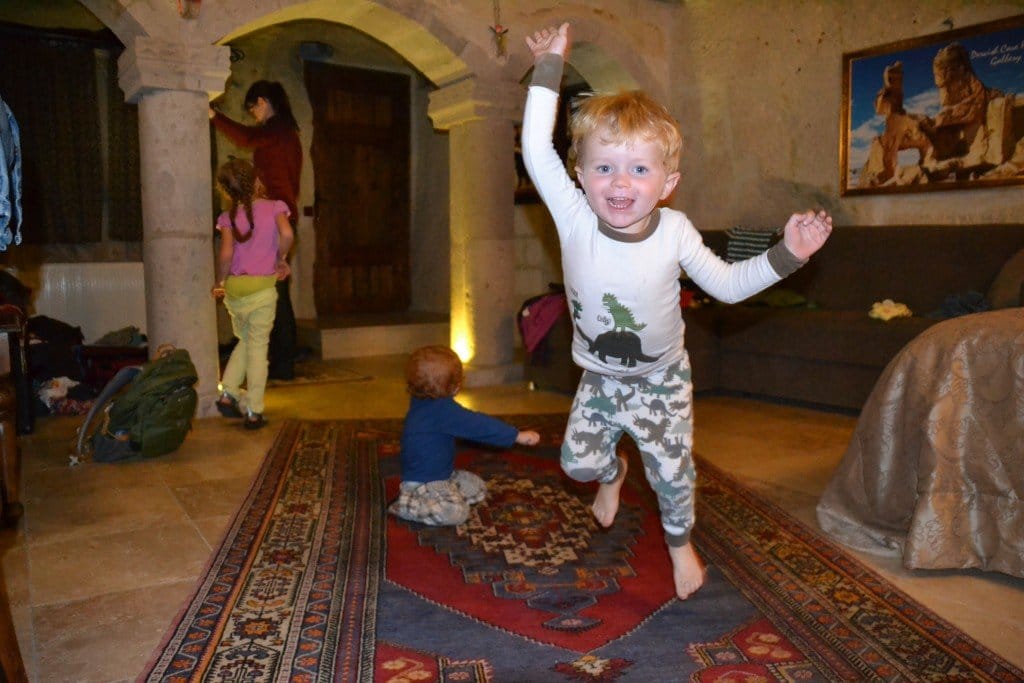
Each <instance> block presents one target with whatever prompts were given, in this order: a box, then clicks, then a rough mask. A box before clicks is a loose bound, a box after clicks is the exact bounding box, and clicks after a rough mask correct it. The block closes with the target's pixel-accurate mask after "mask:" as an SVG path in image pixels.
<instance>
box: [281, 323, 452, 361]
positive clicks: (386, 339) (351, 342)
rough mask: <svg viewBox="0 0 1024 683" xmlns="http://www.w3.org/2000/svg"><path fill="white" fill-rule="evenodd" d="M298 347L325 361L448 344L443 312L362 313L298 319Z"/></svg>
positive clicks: (402, 351) (446, 325) (392, 353)
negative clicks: (307, 349) (306, 349)
mask: <svg viewBox="0 0 1024 683" xmlns="http://www.w3.org/2000/svg"><path fill="white" fill-rule="evenodd" d="M298 327H299V345H300V346H307V347H310V348H312V349H313V350H314V351H316V352H318V354H319V356H320V357H321V358H322V359H324V360H331V359H336V358H361V357H366V356H385V355H394V354H406V353H410V352H411V351H413V350H415V349H417V348H419V347H420V346H426V345H428V344H445V345H447V344H448V343H449V324H448V315H447V314H443V313H394V314H392V313H388V314H378V315H373V314H362V315H355V316H345V317H339V318H330V319H327V318H321V319H318V320H300V321H298Z"/></svg>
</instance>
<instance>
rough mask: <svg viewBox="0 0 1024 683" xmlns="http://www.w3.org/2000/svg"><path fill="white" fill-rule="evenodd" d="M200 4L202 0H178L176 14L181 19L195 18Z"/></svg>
mask: <svg viewBox="0 0 1024 683" xmlns="http://www.w3.org/2000/svg"><path fill="white" fill-rule="evenodd" d="M202 4H203V0H178V14H179V15H181V18H182V19H195V18H196V17H198V16H199V9H200V7H202Z"/></svg>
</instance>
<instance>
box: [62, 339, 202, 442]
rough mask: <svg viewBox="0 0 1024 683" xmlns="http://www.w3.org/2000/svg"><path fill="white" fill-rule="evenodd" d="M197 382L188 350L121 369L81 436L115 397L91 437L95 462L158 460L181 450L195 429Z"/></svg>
mask: <svg viewBox="0 0 1024 683" xmlns="http://www.w3.org/2000/svg"><path fill="white" fill-rule="evenodd" d="M198 380H199V376H198V375H197V373H196V367H195V365H193V364H192V358H191V357H190V356H189V354H188V351H187V350H185V349H172V350H169V351H165V352H164V353H163V354H161V355H160V356H158V357H157V358H154V359H153V360H151V361H150V362H148V363H146V364H145V365H143V366H142V367H141V368H137V367H136V368H122V370H121V371H120V372H119V373H118V374H117V375H116V376H115V377H114V379H112V380H111V381H110V383H109V384H108V385H107V387H105V388H104V390H103V392H101V394H100V397H99V398H98V399H97V400H96V403H95V404H94V410H93V411H90V413H89V416H88V417H87V418H86V424H85V426H83V427H82V430H81V432H80V436H83V435H84V432H85V431H86V430H87V429H88V425H89V422H90V421H91V419H92V417H93V414H94V412H95V411H96V410H99V409H103V404H105V403H106V401H108V400H110V399H111V398H112V399H113V400H112V402H111V403H109V405H108V406H106V408H105V411H106V419H105V421H104V425H103V428H102V429H99V430H97V432H96V433H95V434H94V435H93V438H92V446H93V449H92V450H93V459H94V460H96V461H97V462H114V461H117V460H124V459H126V458H130V457H133V456H136V455H141V456H142V457H143V458H153V457H156V456H158V455H164V454H165V453H170V452H172V451H174V450H177V448H178V447H179V446H180V445H181V444H182V442H183V441H184V440H185V436H186V435H187V434H188V432H189V430H190V429H191V428H192V418H193V416H194V415H195V412H196V404H197V403H198V401H199V396H198V394H197V393H196V390H195V384H196V382H197V381H198ZM126 383H127V386H125V384H126ZM119 385H120V386H119ZM122 387H124V388H123V391H122ZM79 441H80V445H81V438H80V439H79ZM79 451H81V448H80V449H79Z"/></svg>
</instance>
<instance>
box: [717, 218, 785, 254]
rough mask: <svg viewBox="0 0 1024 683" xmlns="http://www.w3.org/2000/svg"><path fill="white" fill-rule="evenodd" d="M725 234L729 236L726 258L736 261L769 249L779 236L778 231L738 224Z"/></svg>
mask: <svg viewBox="0 0 1024 683" xmlns="http://www.w3.org/2000/svg"><path fill="white" fill-rule="evenodd" d="M725 234H727V235H728V236H729V242H728V244H727V245H726V249H725V260H726V261H728V262H730V263H734V262H736V261H743V260H745V259H748V258H752V257H754V256H757V255H758V254H760V253H762V252H764V251H767V249H768V247H770V246H772V243H773V242H774V241H775V238H776V237H777V236H778V231H776V230H762V229H758V228H743V227H739V226H737V227H733V228H729V229H728V230H726V231H725Z"/></svg>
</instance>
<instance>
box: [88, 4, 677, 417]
mask: <svg viewBox="0 0 1024 683" xmlns="http://www.w3.org/2000/svg"><path fill="white" fill-rule="evenodd" d="M79 2H81V3H82V4H83V5H84V6H85V7H86V8H87V9H89V10H90V11H92V12H93V14H94V15H95V16H97V18H99V19H100V20H101V21H102V22H103V23H104V24H106V25H107V26H108V27H110V28H111V30H113V31H114V33H115V34H116V35H117V36H118V38H119V39H120V40H121V41H122V42H123V43H124V44H125V46H126V48H127V50H126V53H125V54H124V55H122V59H121V74H120V79H121V86H122V88H125V89H126V94H128V95H129V96H130V97H132V98H134V99H136V100H138V101H139V103H140V132H141V135H140V139H141V141H142V143H143V145H142V147H143V149H142V150H141V151H142V152H143V153H142V154H141V157H142V162H143V163H142V165H143V170H144V173H143V182H144V184H145V183H149V184H152V185H156V186H161V187H171V188H175V189H177V190H179V191H177V192H176V193H167V192H165V193H163V194H162V195H161V196H160V198H161V201H160V202H157V201H152V202H145V201H144V207H143V222H144V238H145V242H146V248H147V257H146V262H145V265H146V289H147V321H148V323H149V324H148V327H153V328H155V327H159V328H160V329H159V331H158V332H157V333H153V334H152V335H151V340H152V341H153V342H154V343H155V345H159V343H162V342H165V341H170V342H172V343H174V342H175V341H177V339H178V338H181V337H185V338H188V339H189V340H193V341H194V343H195V344H196V345H197V348H199V349H201V351H200V352H199V353H200V354H202V357H200V358H198V359H195V360H196V361H197V362H196V365H197V368H198V369H199V373H200V386H199V389H200V398H201V401H202V402H203V405H204V406H205V405H207V404H208V403H210V399H211V398H212V397H213V396H214V395H215V391H216V381H217V377H218V375H219V373H218V370H217V359H216V354H215V353H214V350H215V349H216V321H215V309H214V307H213V305H212V304H211V305H210V306H209V307H208V310H207V307H203V309H202V311H199V312H201V313H202V315H200V316H196V315H195V313H196V311H195V310H187V311H186V310H185V309H184V308H183V305H182V303H181V302H186V301H198V300H201V299H203V298H208V292H207V291H206V283H207V282H209V281H211V280H212V278H213V273H212V263H211V264H206V263H203V264H202V268H200V269H198V270H196V272H194V273H192V275H193V277H192V278H190V279H181V278H175V277H174V276H175V275H177V274H179V273H180V272H182V264H181V263H180V261H181V260H182V259H183V258H184V257H185V256H186V255H189V256H190V258H188V262H189V263H190V264H192V263H200V262H203V261H205V259H204V258H203V257H202V255H201V254H200V252H202V251H204V250H208V249H209V248H210V243H211V242H212V236H210V235H209V229H208V225H207V222H208V216H209V214H210V213H211V211H212V209H211V208H210V207H207V206H203V205H202V204H203V203H204V202H198V201H194V198H196V197H202V196H203V195H204V194H207V195H208V194H209V192H208V187H209V185H210V182H211V178H210V177H209V168H208V163H209V162H208V159H209V151H208V143H204V142H202V141H203V140H204V139H205V136H203V135H201V134H199V131H200V130H203V131H205V130H206V127H207V125H208V124H207V120H206V116H205V114H206V112H205V100H206V97H207V96H208V95H213V94H216V92H217V91H218V90H219V89H221V88H223V85H224V83H225V78H226V76H227V66H228V65H227V62H228V59H227V48H226V45H227V44H228V43H229V42H230V41H232V40H233V39H235V38H237V37H240V36H243V35H248V34H249V33H252V32H255V31H258V30H259V29H262V28H264V27H269V26H272V25H278V24H283V23H289V22H292V21H299V20H316V21H323V22H329V23H334V24H339V25H345V26H348V27H351V28H353V29H355V30H357V31H360V32H362V33H364V34H366V35H367V36H370V37H371V38H373V39H375V40H376V41H378V42H380V43H381V44H383V45H386V46H388V47H389V48H390V49H392V50H394V51H395V52H396V53H397V54H399V55H401V56H402V58H403V59H404V60H405V61H407V62H408V64H409V65H410V66H411V67H412V68H414V69H416V70H417V71H419V72H420V73H421V74H422V75H423V76H424V77H425V78H426V80H427V81H429V82H430V83H432V84H433V85H435V86H436V87H437V91H436V92H435V93H432V94H431V97H430V111H429V112H428V115H429V116H430V117H431V119H432V121H433V123H434V125H435V127H437V128H439V129H442V130H445V131H447V132H448V137H449V150H450V156H451V159H452V161H451V168H452V169H453V170H457V171H458V173H453V174H452V180H451V184H450V188H449V191H450V203H451V215H450V222H449V229H450V231H451V234H452V249H451V259H452V260H451V285H452V286H451V289H452V292H451V302H452V307H451V314H452V342H453V343H452V345H453V346H455V347H456V348H458V344H457V343H456V342H457V341H458V340H457V338H456V321H458V324H459V326H460V327H461V328H462V331H465V330H468V333H467V334H466V335H464V336H465V337H466V338H469V339H470V340H471V344H469V346H468V347H467V348H471V349H472V350H473V352H472V353H470V354H469V355H468V356H467V357H466V358H467V359H472V360H469V361H468V362H469V364H468V365H467V386H474V385H477V386H478V385H480V384H485V383H502V382H505V381H509V380H511V379H514V378H515V377H517V376H519V375H518V374H517V373H521V368H520V367H519V365H518V364H517V363H515V362H514V359H513V356H514V354H513V350H514V348H513V347H514V345H515V341H514V340H515V332H514V318H515V310H516V307H517V305H518V303H519V302H518V301H517V300H516V299H515V296H514V286H513V285H514V279H515V275H514V268H515V265H514V263H515V258H514V257H513V255H514V254H515V251H516V250H515V243H514V238H513V213H514V212H513V206H514V202H513V191H514V186H515V171H514V167H513V163H512V159H513V156H514V130H513V122H514V121H515V120H517V119H518V117H521V115H522V111H521V108H522V95H523V93H522V89H521V86H520V82H521V79H522V77H523V76H524V75H525V74H526V73H527V71H528V70H529V66H530V63H532V58H531V57H530V55H529V53H528V51H527V50H525V49H524V48H522V47H520V46H521V45H522V44H523V38H524V36H525V34H526V31H527V29H529V30H533V28H534V27H535V26H536V25H542V24H543V21H544V19H545V18H549V23H555V21H560V20H562V18H558V19H554V17H555V15H554V13H553V12H552V11H551V10H543V11H542V12H541V13H540V14H533V13H531V12H529V11H528V10H526V9H518V10H517V14H516V15H515V16H514V17H512V16H510V17H509V18H508V20H510V21H511V22H513V23H514V24H515V30H514V31H510V33H509V34H508V36H507V37H506V41H507V55H506V56H499V55H496V54H495V52H494V45H493V42H492V41H493V34H492V32H491V30H490V23H491V17H490V13H489V12H486V13H485V14H481V13H477V14H472V13H468V12H462V13H445V12H444V11H443V10H442V9H441V8H439V7H437V6H436V5H434V4H428V3H423V2H419V1H418V0H347V2H345V3H339V2H337V0H305V1H299V2H295V1H294V0H256V1H255V2H254V1H253V0H218V1H217V2H208V3H205V4H204V5H203V6H202V8H201V12H200V14H199V16H198V17H195V18H191V19H183V18H181V17H179V16H178V13H177V11H176V3H175V2H172V1H171V0H163V1H162V2H159V3H154V2H147V3H142V2H135V1H133V0H79ZM559 11H565V12H567V13H568V15H569V16H567V17H565V18H566V19H569V20H570V21H572V22H573V25H574V27H575V29H574V31H575V45H576V51H575V52H574V53H573V55H572V57H571V58H570V61H571V63H572V64H573V66H575V67H576V68H577V70H578V71H579V72H580V73H581V75H583V76H584V77H585V78H587V80H588V82H590V83H591V85H593V86H595V87H596V88H600V89H615V88H621V87H641V88H644V89H647V90H649V91H651V92H652V94H654V95H655V96H656V97H657V96H661V95H663V94H664V92H665V90H666V88H665V86H664V84H665V82H666V80H665V79H664V78H662V79H659V78H656V77H655V72H656V71H657V69H652V68H651V65H658V64H664V63H665V61H664V60H665V53H666V51H667V49H668V48H667V44H666V42H665V40H664V39H663V38H659V37H658V32H659V30H660V29H659V26H658V23H657V21H656V20H652V19H648V20H645V21H633V22H627V23H628V24H629V25H628V26H625V27H622V26H620V23H621V22H620V21H619V19H620V18H617V17H615V16H613V15H602V14H596V13H594V12H593V11H592V10H590V9H588V8H586V7H584V6H582V5H580V6H573V7H569V8H560V10H559ZM544 15H546V17H545V16H544ZM527 20H528V21H530V23H531V25H530V26H526V25H525V22H526V21H527ZM535 22H537V23H535ZM652 46H653V48H652ZM126 85H127V87H126ZM435 95H436V97H435ZM204 147H206V149H205V150H204V149H203V148H204ZM147 151H148V154H147ZM147 178H148V180H147ZM147 186H148V185H147ZM186 197H187V198H188V200H186V199H185V198H186ZM469 198H472V200H470V199H469ZM163 200H170V201H163ZM180 245H184V247H187V248H184V247H182V246H180ZM207 270H209V271H211V272H209V273H207V272H205V271H207ZM200 271H201V272H200ZM151 292H155V293H153V294H151ZM156 321H159V324H156ZM148 331H149V330H148ZM163 337H168V339H164V338H163ZM203 340H207V341H203ZM197 355H199V354H197Z"/></svg>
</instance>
